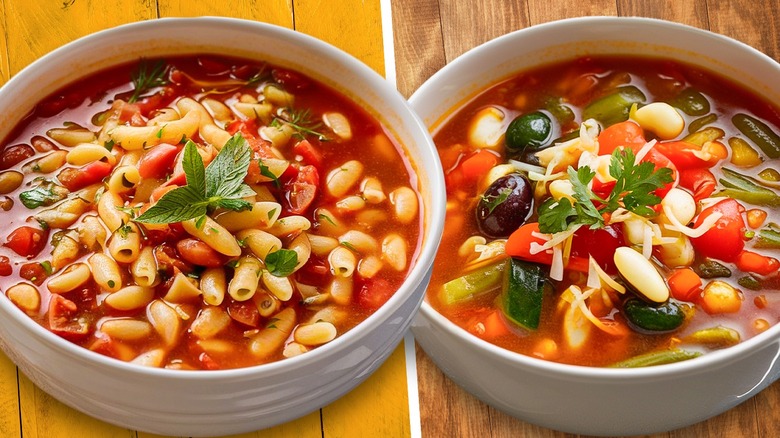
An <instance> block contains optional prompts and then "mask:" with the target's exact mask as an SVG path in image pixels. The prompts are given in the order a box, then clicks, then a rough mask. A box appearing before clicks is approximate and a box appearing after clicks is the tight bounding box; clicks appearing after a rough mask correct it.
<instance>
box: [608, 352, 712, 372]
mask: <svg viewBox="0 0 780 438" xmlns="http://www.w3.org/2000/svg"><path fill="white" fill-rule="evenodd" d="M699 356H701V353H699V352H698V351H685V350H680V349H673V350H663V351H653V352H650V353H646V354H640V355H639V356H634V357H632V358H630V359H626V360H624V361H620V362H618V363H614V364H612V365H610V366H609V367H608V368H639V367H650V366H655V365H664V364H667V363H674V362H682V361H684V360H688V359H693V358H695V357H699Z"/></svg>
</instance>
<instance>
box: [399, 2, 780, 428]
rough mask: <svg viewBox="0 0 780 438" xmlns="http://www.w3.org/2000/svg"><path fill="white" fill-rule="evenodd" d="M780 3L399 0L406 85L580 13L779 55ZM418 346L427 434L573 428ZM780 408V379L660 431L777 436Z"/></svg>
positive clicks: (402, 86) (402, 84)
mask: <svg viewBox="0 0 780 438" xmlns="http://www.w3.org/2000/svg"><path fill="white" fill-rule="evenodd" d="M779 4H780V2H778V1H777V0H773V1H771V2H749V1H744V0H738V1H719V0H709V1H708V0H680V1H642V0H617V1H614V0H593V1H579V2H576V1H574V2H572V1H550V0H526V1H513V2H504V1H500V0H494V1H490V0H479V1H476V2H466V1H460V0H424V1H418V0H394V1H393V16H394V23H395V28H396V32H395V40H396V41H395V48H396V59H397V66H398V67H397V75H398V84H399V90H400V91H401V92H402V93H403V94H404V95H405V96H409V95H411V93H412V92H413V91H414V90H415V89H416V88H417V87H419V86H420V85H421V84H422V83H423V82H424V81H425V79H427V78H428V77H429V76H430V75H431V74H433V73H435V72H436V70H438V69H439V68H441V67H442V66H443V65H445V64H446V63H447V62H450V61H452V60H453V59H455V57H457V56H458V55H460V54H462V53H463V52H465V51H466V50H468V49H470V48H472V47H474V46H476V45H478V44H480V43H483V42H485V41H487V40H489V39H491V38H493V37H495V36H498V35H503V34H505V33H507V32H511V31H513V30H517V29H520V28H523V27H525V26H528V25H533V24H539V23H544V22H548V21H552V20H559V19H563V18H569V17H578V16H591V15H609V16H615V15H618V16H644V17H651V18H660V19H666V20H671V21H676V22H679V23H684V24H687V25H690V26H695V27H699V28H702V29H709V30H712V31H715V32H719V33H723V34H725V35H728V36H731V37H733V38H736V39H738V40H741V41H743V42H746V43H748V44H750V45H752V46H753V47H755V48H757V49H759V50H761V51H762V52H764V53H766V54H767V55H769V56H771V57H773V58H774V59H775V60H778V59H780V49H779V46H778V45H779V44H780V38H779V37H778V31H780V29H778V26H780V10H779V8H780V7H779V6H778V5H779ZM421 43H424V45H423V44H421ZM417 353H418V384H419V388H420V411H421V412H420V415H421V423H422V436H423V437H424V438H427V437H443V436H448V437H449V436H458V437H463V438H468V437H479V438H485V437H510V436H512V437H570V436H572V435H569V434H564V433H560V432H556V431H552V430H548V429H543V428H540V427H537V426H534V425H531V424H528V423H525V422H522V421H519V420H517V419H515V418H512V417H510V416H508V415H506V414H503V413H501V412H499V411H497V410H495V409H493V408H491V407H489V406H487V405H485V404H484V403H482V402H480V401H479V400H477V399H476V398H474V397H472V396H470V395H469V394H467V393H466V392H465V391H463V390H462V389H461V388H460V387H458V386H457V385H455V384H454V383H453V382H452V381H450V380H449V379H448V378H447V377H446V376H445V375H444V374H443V373H442V372H441V371H440V370H439V369H438V368H437V367H436V366H435V365H434V364H433V362H431V360H430V359H429V358H427V356H426V355H425V353H424V352H423V351H421V350H420V349H419V347H418V349H417ZM714 384H715V383H714ZM778 409H780V382H779V383H775V384H774V385H772V386H771V387H770V388H768V389H767V390H765V391H763V392H762V393H760V394H758V395H757V396H756V397H754V398H753V399H751V400H748V401H747V402H745V403H743V404H742V405H740V406H737V407H736V408H735V409H732V410H731V411H728V412H726V413H724V414H721V415H719V416H717V417H715V418H712V419H710V420H709V421H706V422H702V423H699V424H696V425H693V426H691V427H688V428H685V429H681V430H677V431H673V432H669V433H664V434H657V435H654V437H670V438H672V437H674V438H676V437H713V438H714V437H728V438H731V437H766V438H769V437H774V436H777V434H778V431H779V430H780V414H778V413H777V412H778Z"/></svg>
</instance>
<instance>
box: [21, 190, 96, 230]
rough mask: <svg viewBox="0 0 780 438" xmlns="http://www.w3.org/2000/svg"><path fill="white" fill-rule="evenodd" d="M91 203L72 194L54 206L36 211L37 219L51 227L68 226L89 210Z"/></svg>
mask: <svg viewBox="0 0 780 438" xmlns="http://www.w3.org/2000/svg"><path fill="white" fill-rule="evenodd" d="M89 207H90V203H89V202H88V201H86V200H85V199H84V198H82V197H80V196H71V197H69V198H68V199H65V200H63V201H62V202H60V203H59V204H57V205H55V206H54V207H52V208H50V209H47V210H42V211H39V212H37V213H35V215H34V216H35V219H36V220H37V221H38V222H43V223H45V224H46V225H48V226H49V228H68V227H69V226H71V225H73V224H74V223H76V221H77V220H78V219H79V217H81V215H82V214H84V213H86V212H87V211H88V210H89Z"/></svg>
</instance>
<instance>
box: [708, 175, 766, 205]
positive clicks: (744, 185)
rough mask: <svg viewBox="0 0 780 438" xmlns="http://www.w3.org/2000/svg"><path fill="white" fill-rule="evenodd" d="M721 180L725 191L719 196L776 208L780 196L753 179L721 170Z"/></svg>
mask: <svg viewBox="0 0 780 438" xmlns="http://www.w3.org/2000/svg"><path fill="white" fill-rule="evenodd" d="M722 170H723V178H721V179H720V180H719V181H720V183H721V185H723V187H726V189H725V190H723V191H721V192H720V193H718V195H719V196H728V197H730V198H734V199H739V200H740V201H745V202H749V203H751V204H755V205H767V206H778V205H780V195H778V194H777V193H775V191H774V190H772V189H769V188H767V187H764V186H762V185H761V184H760V183H759V182H758V181H756V180H755V179H753V178H751V177H749V176H745V175H742V174H741V173H738V172H735V171H733V170H731V169H728V168H725V167H724V168H723V169H722Z"/></svg>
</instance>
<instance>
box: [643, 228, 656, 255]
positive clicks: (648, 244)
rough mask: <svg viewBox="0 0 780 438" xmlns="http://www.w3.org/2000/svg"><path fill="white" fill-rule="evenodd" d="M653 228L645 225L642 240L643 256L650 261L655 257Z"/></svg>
mask: <svg viewBox="0 0 780 438" xmlns="http://www.w3.org/2000/svg"><path fill="white" fill-rule="evenodd" d="M653 237H654V235H653V228H652V227H651V226H650V225H648V224H647V223H645V227H644V239H643V240H642V256H643V257H644V258H646V259H648V260H650V256H652V255H653Z"/></svg>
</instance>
